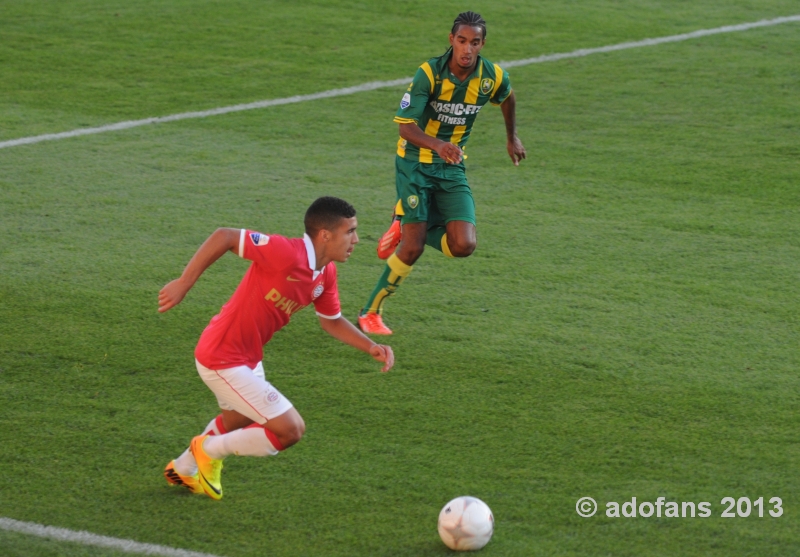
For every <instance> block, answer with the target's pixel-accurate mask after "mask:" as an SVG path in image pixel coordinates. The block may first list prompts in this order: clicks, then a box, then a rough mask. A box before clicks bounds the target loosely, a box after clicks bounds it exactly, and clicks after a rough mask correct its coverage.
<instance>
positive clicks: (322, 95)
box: [0, 15, 800, 149]
mask: <svg viewBox="0 0 800 557" xmlns="http://www.w3.org/2000/svg"><path fill="white" fill-rule="evenodd" d="M796 21H800V15H793V16H786V17H777V18H774V19H764V20H760V21H754V22H750V23H741V24H738V25H725V26H722V27H716V28H714V29H700V30H697V31H692V32H691V33H683V34H680V35H670V36H667V37H659V38H655V39H643V40H641V41H632V42H625V43H619V44H615V45H609V46H601V47H597V48H582V49H578V50H574V51H572V52H564V53H558V54H545V55H542V56H537V57H534V58H523V59H521V60H511V61H507V62H500V65H501V66H504V67H506V68H515V67H519V66H528V65H530V64H541V63H543V62H555V61H557V60H564V59H567V58H579V57H582V56H590V55H592V54H601V53H604V52H616V51H618V50H627V49H631V48H642V47H645V46H655V45H659V44H665V43H675V42H681V41H688V40H691V39H697V38H700V37H707V36H710V35H719V34H721V33H737V32H741V31H747V30H749V29H756V28H759V27H770V26H773V25H781V24H783V23H790V22H796ZM411 79H412V78H411V77H404V78H401V79H393V80H390V81H370V82H368V83H362V84H361V85H354V86H352V87H343V88H341V89H329V90H327V91H321V92H319V93H311V94H308V95H295V96H292V97H284V98H281V99H270V100H265V101H256V102H252V103H245V104H236V105H232V106H224V107H220V108H212V109H211V110H201V111H197V112H182V113H180V114H172V115H169V116H155V117H152V118H144V119H142V120H128V121H125V122H118V123H116V124H108V125H106V126H99V127H96V128H82V129H78V130H72V131H68V132H61V133H48V134H44V135H35V136H31V137H22V138H20V139H11V140H8V141H0V149H5V148H7V147H17V146H19V145H29V144H32V143H40V142H42V141H53V140H57V139H67V138H70V137H78V136H81V135H92V134H97V133H105V132H111V131H118V130H126V129H129V128H136V127H139V126H146V125H148V124H163V123H166V122H175V121H178V120H188V119H193V118H207V117H208V116H218V115H220V114H228V113H230V112H242V111H244V110H255V109H258V108H268V107H270V106H279V105H283V104H294V103H300V102H307V101H315V100H320V99H329V98H332V97H342V96H345V95H354V94H355V93H363V92H365V91H374V90H376V89H383V88H386V87H397V86H400V85H405V84H407V83H408V82H409V81H411Z"/></svg>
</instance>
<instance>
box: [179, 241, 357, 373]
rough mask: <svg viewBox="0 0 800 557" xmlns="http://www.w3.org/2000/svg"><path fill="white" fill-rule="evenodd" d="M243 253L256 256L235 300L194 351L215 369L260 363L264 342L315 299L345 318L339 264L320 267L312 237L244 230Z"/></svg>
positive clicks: (321, 311)
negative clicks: (317, 266) (286, 235)
mask: <svg viewBox="0 0 800 557" xmlns="http://www.w3.org/2000/svg"><path fill="white" fill-rule="evenodd" d="M239 256H240V257H243V258H245V259H249V260H250V261H252V262H253V263H252V265H250V268H249V269H248V270H247V272H246V273H245V275H244V278H242V282H241V283H239V286H238V287H237V288H236V291H235V292H234V293H233V296H231V299H230V300H228V302H227V303H226V304H225V305H224V306H222V309H221V310H220V312H219V313H218V314H217V315H215V316H214V317H213V318H212V319H211V322H210V323H209V324H208V326H207V327H206V328H205V330H204V331H203V334H202V335H200V341H199V342H198V343H197V348H195V351H194V355H195V358H197V360H198V361H199V362H200V363H201V364H203V365H204V366H205V367H207V368H209V369H225V368H231V367H236V366H240V365H246V366H247V367H249V368H250V369H253V368H255V367H256V365H257V364H258V363H259V362H260V361H261V358H262V357H263V355H264V345H265V344H266V343H267V342H269V339H271V338H272V335H274V334H275V332H276V331H278V330H280V329H281V328H283V326H284V325H286V324H287V323H288V322H289V318H290V317H291V316H292V314H293V313H295V312H297V311H299V310H301V309H303V308H304V307H306V306H307V305H308V304H310V303H312V302H313V303H314V308H315V309H316V310H317V315H319V316H320V317H324V318H327V319H337V318H338V317H341V315H342V314H341V305H340V303H339V288H338V286H337V284H336V265H335V264H334V263H333V262H332V261H331V262H330V263H328V264H327V265H326V266H325V267H324V268H323V269H322V270H321V271H315V270H314V267H316V263H317V255H316V253H315V251H314V244H312V243H311V239H310V238H309V237H308V236H307V235H304V236H303V238H285V237H283V236H277V235H272V236H268V235H266V234H261V233H260V232H253V231H251V230H242V233H241V235H240V237H239Z"/></svg>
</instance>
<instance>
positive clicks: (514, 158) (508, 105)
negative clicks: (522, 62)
mask: <svg viewBox="0 0 800 557" xmlns="http://www.w3.org/2000/svg"><path fill="white" fill-rule="evenodd" d="M500 110H501V111H502V112H503V120H505V122H506V149H508V156H509V157H511V162H513V163H514V166H519V161H521V160H522V159H524V158H525V156H526V153H525V147H523V145H522V141H520V139H519V137H517V99H516V97H515V96H514V92H513V91H512V92H511V94H510V95H509V96H508V98H507V99H506V100H505V101H503V104H501V105H500Z"/></svg>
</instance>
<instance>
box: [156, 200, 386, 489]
mask: <svg viewBox="0 0 800 557" xmlns="http://www.w3.org/2000/svg"><path fill="white" fill-rule="evenodd" d="M356 226H357V221H356V211H355V209H354V208H353V206H352V205H350V204H349V203H347V202H346V201H344V200H342V199H338V198H336V197H320V198H319V199H317V200H316V201H314V203H312V204H311V206H310V207H309V208H308V211H306V215H305V229H306V233H305V235H304V236H303V237H302V238H286V237H284V236H279V235H276V234H273V235H267V234H262V233H260V232H255V231H251V230H244V229H242V230H238V229H233V228H220V229H218V230H217V231H216V232H214V233H213V234H212V235H211V236H210V237H209V238H208V239H207V240H206V241H205V242H204V243H203V245H202V246H200V248H199V249H198V250H197V252H196V253H195V254H194V256H193V257H192V259H191V260H190V261H189V264H188V265H187V266H186V269H184V271H183V274H182V275H181V276H180V278H177V279H175V280H173V281H172V282H170V283H169V284H167V285H166V286H164V288H162V289H161V291H160V292H159V294H158V311H159V312H164V311H167V310H169V309H170V308H172V307H174V306H176V305H177V304H179V303H180V301H181V300H182V299H183V297H184V296H185V295H186V293H187V292H188V291H189V290H190V289H191V288H192V286H193V285H194V283H195V282H196V281H197V279H198V278H199V277H200V275H201V274H202V273H203V271H205V270H206V269H207V268H208V267H210V266H211V264H212V263H214V262H215V261H216V260H217V259H219V258H220V257H222V255H223V254H225V252H227V251H232V252H234V253H236V254H238V255H239V257H243V258H245V259H248V260H250V261H252V264H251V265H250V268H249V269H248V270H247V272H246V273H245V275H244V278H243V279H242V282H241V283H240V284H239V286H238V287H237V288H236V291H235V292H234V293H233V296H231V299H230V300H228V302H227V303H226V304H225V305H224V306H222V309H221V310H220V312H219V313H218V314H217V315H215V316H214V317H213V318H212V319H211V322H210V323H209V324H208V326H207V327H206V328H205V330H204V331H203V334H202V335H201V336H200V341H199V342H198V343H197V348H196V349H195V363H196V365H197V371H198V373H199V374H200V377H201V379H203V381H204V382H205V383H206V385H207V386H208V388H210V389H211V391H212V392H213V393H214V394H215V395H216V397H217V401H218V403H219V407H220V409H221V411H222V412H221V414H220V415H219V416H217V417H215V418H214V419H213V420H211V422H210V423H209V424H208V426H207V427H206V429H205V430H204V431H203V433H202V434H200V435H198V436H196V437H195V438H194V439H192V442H191V444H190V445H189V448H188V449H186V451H184V453H183V454H181V455H180V456H179V457H178V458H176V459H175V460H173V461H170V463H169V464H167V467H166V469H165V470H164V476H165V477H166V479H167V481H168V482H169V483H171V484H175V485H182V486H185V487H187V488H188V489H189V490H190V491H192V492H193V493H205V494H206V495H208V496H209V497H211V498H212V499H221V498H222V484H221V472H222V459H223V458H225V457H226V456H229V455H232V454H236V455H241V456H262V457H264V456H269V455H276V454H278V452H280V451H282V450H283V449H285V448H288V447H290V446H292V445H294V444H295V443H297V442H298V441H299V440H300V438H301V437H302V436H303V433H304V432H305V423H304V422H303V418H302V417H301V416H300V414H299V413H298V412H297V410H296V409H295V408H294V407H293V406H292V403H291V402H289V400H288V399H287V398H286V397H285V396H284V395H283V394H281V392H280V391H278V390H277V389H276V388H275V387H274V386H272V384H270V383H269V382H268V381H266V379H265V378H264V368H263V366H262V363H261V358H262V356H263V347H264V345H265V344H266V343H267V342H269V339H270V338H272V335H273V334H275V332H276V331H278V330H280V329H281V328H283V326H284V325H286V324H287V323H288V322H289V319H290V317H291V316H292V314H294V313H295V312H297V311H299V310H301V309H303V308H304V307H306V306H307V305H309V304H312V303H313V304H314V309H316V312H317V315H318V316H319V322H320V325H321V326H322V329H323V330H324V331H325V332H326V333H328V334H329V335H331V336H332V337H334V338H335V339H337V340H339V341H341V342H344V343H346V344H349V345H351V346H353V347H355V348H358V349H359V350H361V351H363V352H366V353H368V354H369V355H370V356H372V357H373V358H374V359H376V360H377V361H379V362H382V363H383V364H384V365H383V369H382V371H389V370H390V369H391V368H392V366H393V365H394V354H393V353H392V349H391V348H390V347H389V346H385V345H381V344H376V343H375V342H373V341H372V340H370V339H369V338H368V337H366V336H365V335H364V334H363V333H361V331H359V330H358V329H357V328H356V327H354V326H353V325H352V324H351V323H350V322H349V321H348V320H347V319H345V318H344V317H342V313H341V308H340V304H339V290H338V286H337V282H336V265H335V264H334V261H338V262H340V263H343V262H345V261H347V259H348V258H349V257H350V254H351V253H352V252H353V248H354V247H355V245H356V244H357V243H358V234H357V233H356Z"/></svg>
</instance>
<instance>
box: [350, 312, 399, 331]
mask: <svg viewBox="0 0 800 557" xmlns="http://www.w3.org/2000/svg"><path fill="white" fill-rule="evenodd" d="M358 326H359V327H361V330H362V331H364V332H365V333H367V334H370V335H391V334H392V330H391V329H390V328H389V327H387V326H386V325H384V324H383V318H382V317H381V316H380V314H377V313H365V314H364V315H359V316H358Z"/></svg>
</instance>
